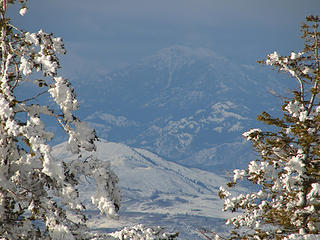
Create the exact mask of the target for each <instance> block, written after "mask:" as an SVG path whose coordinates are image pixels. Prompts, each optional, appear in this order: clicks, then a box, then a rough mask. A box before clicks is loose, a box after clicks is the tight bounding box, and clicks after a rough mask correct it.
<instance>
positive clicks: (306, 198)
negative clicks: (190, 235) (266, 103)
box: [217, 16, 320, 239]
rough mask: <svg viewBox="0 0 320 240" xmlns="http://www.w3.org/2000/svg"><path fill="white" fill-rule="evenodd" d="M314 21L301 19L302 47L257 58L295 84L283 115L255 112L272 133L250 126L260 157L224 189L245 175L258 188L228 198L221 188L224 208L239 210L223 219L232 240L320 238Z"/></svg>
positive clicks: (319, 75) (318, 37) (319, 105)
mask: <svg viewBox="0 0 320 240" xmlns="http://www.w3.org/2000/svg"><path fill="white" fill-rule="evenodd" d="M319 23H320V19H319V17H317V16H309V17H307V18H306V23H305V24H304V25H303V26H302V33H303V36H302V38H303V39H304V40H305V47H304V49H303V51H301V52H299V53H294V52H292V53H291V54H290V55H289V56H280V55H279V54H278V53H277V52H274V53H272V54H270V55H268V57H267V60H266V61H261V62H260V63H262V64H266V65H270V66H273V67H274V68H275V69H277V70H278V71H280V72H284V73H288V74H289V76H291V77H293V78H295V79H296V80H297V82H298V88H297V90H295V91H293V96H292V97H291V99H290V98H289V100H286V101H285V102H284V104H283V106H282V111H283V117H282V118H274V117H272V116H271V115H269V114H268V113H266V112H263V113H262V114H261V115H259V116H258V120H260V121H263V122H264V123H266V124H268V125H271V126H273V127H276V128H277V129H278V130H277V131H262V130H261V129H251V130H249V131H248V132H246V133H244V134H243V137H244V138H245V139H246V140H248V141H251V142H252V144H253V147H254V149H255V150H256V152H257V153H258V154H259V159H258V160H254V161H251V162H250V163H249V166H248V168H247V169H245V170H239V169H236V170H234V179H233V181H232V182H231V183H230V184H229V187H232V186H234V185H236V184H237V183H238V182H239V181H241V180H243V179H246V180H248V181H250V182H252V183H253V184H254V185H256V186H257V187H256V189H258V190H257V191H256V192H252V193H248V194H240V195H238V196H233V195H232V194H231V193H230V192H229V191H228V190H226V189H224V188H221V189H220V193H219V195H220V197H221V198H223V199H224V201H225V204H224V209H223V210H224V211H232V212H239V215H237V216H235V217H232V218H230V219H228V220H227V224H231V225H233V227H234V231H233V232H232V234H231V236H230V238H231V239H319V238H320V170H319V169H320V148H319V146H320V135H319V132H320V102H319V93H320V89H319V81H320V68H319V49H320V45H319V42H320V31H319ZM217 239H219V237H218V236H217Z"/></svg>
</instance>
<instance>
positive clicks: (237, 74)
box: [78, 45, 290, 171]
mask: <svg viewBox="0 0 320 240" xmlns="http://www.w3.org/2000/svg"><path fill="white" fill-rule="evenodd" d="M280 77H281V76H280V75H275V74H272V73H270V72H269V71H267V70H266V69H264V68H262V67H259V66H258V65H257V66H248V65H241V64H236V63H233V62H231V61H230V60H228V59H227V58H224V57H221V56H218V55H217V54H216V53H214V51H212V50H210V49H205V48H191V47H186V46H179V45H175V46H171V47H168V48H165V49H162V50H160V51H159V52H157V53H156V54H154V55H153V56H150V57H146V58H144V59H141V60H139V61H137V62H136V63H135V64H132V65H129V66H127V67H124V68H122V69H119V70H117V71H113V72H110V73H108V74H106V75H105V76H100V77H97V78H96V79H90V81H79V82H81V84H80V87H79V88H78V90H79V96H80V102H82V103H83V104H82V115H83V118H84V119H85V120H86V121H88V122H89V123H90V124H91V125H92V126H93V127H95V128H96V130H97V132H98V135H99V136H101V137H103V138H106V139H109V140H111V141H116V142H123V143H125V144H128V145H130V146H135V147H140V148H144V149H148V150H150V151H152V152H154V153H157V154H159V155H160V156H163V157H165V158H166V159H169V160H171V161H174V162H179V163H181V164H184V165H187V166H192V167H198V168H202V169H204V165H198V163H197V162H198V161H194V162H193V161H191V160H190V159H191V158H192V156H194V157H199V156H200V155H203V153H204V152H207V153H209V152H212V149H216V150H217V149H219V150H218V152H219V156H216V157H218V158H219V159H225V161H224V162H225V164H224V165H225V166H223V165H221V166H220V168H219V169H227V168H229V167H230V163H235V162H236V163H237V164H235V165H232V166H236V167H241V166H244V165H245V164H246V163H247V162H248V160H245V158H244V157H242V154H244V152H245V151H244V149H247V154H250V153H249V152H250V147H249V146H248V145H247V144H246V143H244V142H243V141H242V139H241V133H242V132H243V131H246V130H247V129H249V128H251V127H257V126H259V125H258V123H257V122H256V120H255V119H256V115H257V114H259V113H260V112H261V111H265V110H266V111H268V110H270V109H272V108H273V107H274V106H278V105H279V99H277V98H275V97H273V96H272V95H271V94H270V93H269V91H268V90H269V89H270V90H274V91H275V92H277V93H279V94H281V93H282V92H284V91H285V90H286V89H287V88H290V86H289V85H288V82H286V81H285V80H282V79H281V78H280ZM233 143H234V145H233V147H231V148H230V149H232V152H230V151H228V150H226V149H225V147H223V146H225V144H229V146H231V145H232V144H233ZM222 149H225V150H224V151H222ZM200 152H201V153H202V154H200ZM237 152H239V154H237ZM240 153H241V154H240ZM205 155H206V154H205ZM228 156H229V157H230V159H229V160H228ZM237 156H238V158H239V159H234V157H237ZM215 159H216V160H217V161H218V159H217V158H209V157H208V158H206V160H207V161H209V162H206V164H205V166H206V168H205V169H206V170H211V171H214V170H215V169H216V166H217V164H216V162H215V161H216V160H215ZM227 160H228V161H227ZM243 161H244V162H243ZM238 163H239V164H240V165H239V164H238Z"/></svg>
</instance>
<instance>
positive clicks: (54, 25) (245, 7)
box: [8, 0, 320, 74]
mask: <svg viewBox="0 0 320 240" xmlns="http://www.w3.org/2000/svg"><path fill="white" fill-rule="evenodd" d="M28 7H29V10H28V12H27V14H26V15H25V16H24V17H22V16H19V15H18V14H17V9H15V8H14V7H11V9H10V11H9V13H8V14H9V15H10V16H11V17H13V20H14V23H15V24H16V25H18V26H20V27H22V28H23V29H24V30H27V31H30V32H31V31H38V30H39V29H43V30H44V31H46V32H53V33H54V35H55V36H61V37H62V38H63V39H64V41H65V44H66V48H67V50H68V55H67V56H65V57H64V58H63V64H64V65H65V67H64V72H66V73H67V72H69V73H68V74H72V73H77V74H81V73H82V72H89V71H92V70H93V71H99V72H106V71H109V70H112V69H115V68H119V67H121V66H123V65H126V64H130V63H134V62H136V61H137V60H139V59H141V58H143V57H145V56H148V55H151V54H154V53H155V52H156V51H158V50H160V49H161V48H165V47H168V46H171V45H176V44H179V45H187V46H194V47H206V48H210V49H211V50H213V51H215V52H217V53H218V54H220V55H223V56H226V57H228V58H229V59H231V60H233V61H236V62H242V63H245V64H255V61H256V60H259V59H262V58H265V57H266V55H267V54H268V53H271V52H273V51H275V50H277V51H279V52H280V53H281V54H284V55H285V54H289V53H290V51H291V50H294V51H298V50H300V49H302V47H303V42H302V40H301V39H300V25H301V23H302V22H303V21H304V19H305V17H306V16H307V15H309V14H315V15H316V14H319V13H320V1H319V0H304V1H303V0H268V1H260V0H90V1H87V0H30V1H29V3H28ZM66 68H67V69H66Z"/></svg>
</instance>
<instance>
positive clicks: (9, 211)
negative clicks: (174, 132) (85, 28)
mask: <svg viewBox="0 0 320 240" xmlns="http://www.w3.org/2000/svg"><path fill="white" fill-rule="evenodd" d="M16 2H20V4H21V8H20V14H21V15H24V14H26V12H27V6H26V1H25V0H20V1H15V0H1V2H0V14H1V22H0V28H1V29H0V31H1V33H0V41H1V44H0V49H1V53H0V54H1V80H0V238H1V239H2V240H4V239H10V240H12V239H61V240H62V239H64V240H73V239H115V238H118V237H119V238H121V239H174V237H175V234H174V235H171V234H166V233H164V232H163V231H162V229H160V228H146V227H143V226H140V225H139V226H136V227H133V228H131V229H123V230H122V231H120V232H117V233H114V234H113V235H108V234H104V235H101V234H100V235H98V234H93V233H90V231H89V230H88V228H87V227H86V220H87V218H86V216H85V214H84V209H85V206H84V205H83V204H82V203H81V202H80V200H79V192H78V189H79V187H80V183H81V181H83V180H84V179H85V178H92V179H94V180H95V182H96V192H95V194H94V195H93V196H92V197H91V200H92V203H93V204H94V205H96V206H97V208H98V209H99V210H100V212H101V213H104V214H106V215H107V216H110V217H117V211H118V209H119V207H120V198H121V195H120V190H119V189H118V188H117V186H116V184H117V182H118V178H117V176H116V175H115V174H114V172H113V171H112V170H111V169H110V166H109V164H108V163H107V162H105V161H101V160H99V159H97V158H96V157H95V154H94V153H95V144H94V141H95V140H97V137H96V134H95V131H94V130H93V129H91V128H89V127H88V126H87V125H86V124H85V123H84V122H81V121H80V120H79V119H78V118H77V117H75V116H74V114H73V111H74V110H77V109H78V103H77V100H76V98H75V94H74V91H73V89H72V87H71V85H70V83H69V82H68V81H67V80H66V79H64V78H63V77H61V76H59V75H58V72H57V70H58V69H59V67H60V65H59V59H58V56H57V54H65V52H66V51H65V48H64V45H63V42H62V39H61V38H56V37H54V36H53V35H52V34H48V33H45V32H44V31H42V30H40V31H38V32H36V33H30V32H25V31H22V30H20V29H19V28H17V27H15V26H13V25H11V23H10V19H9V18H7V17H6V10H7V8H8V7H9V6H10V4H16ZM26 85H28V86H29V87H28V89H29V90H30V85H32V86H33V87H32V89H33V90H32V91H31V90H30V92H27V93H30V96H28V97H25V98H23V99H22V98H19V97H18V95H19V94H17V92H19V90H20V92H21V89H24V87H25V86H26ZM29 90H28V91H29ZM22 91H25V90H22ZM27 93H26V92H24V94H23V95H24V96H25V95H26V94H27ZM45 96H46V97H48V98H51V100H52V101H51V103H52V104H51V105H52V106H51V105H50V106H49V105H40V104H39V102H41V101H42V100H43V98H44V97H45ZM44 118H45V119H47V118H53V119H55V120H56V121H57V123H58V124H59V125H60V126H61V127H62V128H63V129H64V131H65V132H66V134H67V135H68V137H69V140H68V148H69V149H68V150H69V151H71V152H72V153H74V154H77V155H78V158H77V159H75V160H73V161H72V162H65V161H63V159H55V158H54V157H53V155H52V154H51V147H50V145H49V142H50V140H51V139H52V138H53V136H54V134H53V133H51V132H49V131H47V129H46V128H45V124H44V121H43V119H44ZM114 237H115V238H114Z"/></svg>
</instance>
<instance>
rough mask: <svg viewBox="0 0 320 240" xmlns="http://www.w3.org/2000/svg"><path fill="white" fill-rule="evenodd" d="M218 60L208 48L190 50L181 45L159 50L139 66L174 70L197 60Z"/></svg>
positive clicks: (190, 48)
mask: <svg viewBox="0 0 320 240" xmlns="http://www.w3.org/2000/svg"><path fill="white" fill-rule="evenodd" d="M205 59H220V60H223V59H224V58H222V57H219V56H218V55H217V54H216V53H215V52H214V51H212V50H211V49H208V48H192V47H187V46H182V45H173V46H170V47H167V48H163V49H161V50H159V51H158V52H157V53H156V54H154V55H152V56H150V57H147V58H145V59H143V61H142V62H141V64H145V63H152V64H153V66H154V67H157V68H158V69H163V68H169V71H170V70H175V69H177V68H181V67H183V66H190V65H192V64H194V63H196V62H197V61H199V60H205Z"/></svg>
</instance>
